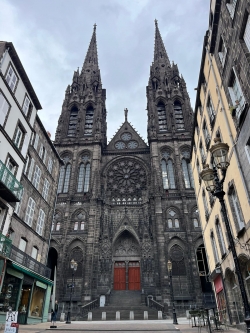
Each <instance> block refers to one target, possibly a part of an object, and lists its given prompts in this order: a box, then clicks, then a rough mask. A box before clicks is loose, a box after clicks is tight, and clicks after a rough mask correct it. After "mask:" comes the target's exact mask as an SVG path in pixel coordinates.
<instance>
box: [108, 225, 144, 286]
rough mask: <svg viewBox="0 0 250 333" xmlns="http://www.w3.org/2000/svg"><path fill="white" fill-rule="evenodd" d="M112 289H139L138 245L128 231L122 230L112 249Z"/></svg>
mask: <svg viewBox="0 0 250 333" xmlns="http://www.w3.org/2000/svg"><path fill="white" fill-rule="evenodd" d="M113 262H114V274H113V289H114V290H140V289H141V270H140V247H139V244H138V242H137V240H136V239H135V237H134V236H132V235H131V233H130V232H128V231H124V232H123V233H122V234H121V235H120V237H119V238H118V239H117V241H116V242H115V245H114V249H113Z"/></svg>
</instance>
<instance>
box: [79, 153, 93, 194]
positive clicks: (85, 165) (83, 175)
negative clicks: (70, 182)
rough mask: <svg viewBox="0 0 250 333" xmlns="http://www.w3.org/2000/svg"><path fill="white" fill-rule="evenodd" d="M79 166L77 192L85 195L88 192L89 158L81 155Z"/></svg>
mask: <svg viewBox="0 0 250 333" xmlns="http://www.w3.org/2000/svg"><path fill="white" fill-rule="evenodd" d="M81 160H82V162H81V164H80V166H79V172H78V184H77V192H84V193H87V192H88V191H89V180H90V162H89V156H88V155H83V156H82V157H81Z"/></svg>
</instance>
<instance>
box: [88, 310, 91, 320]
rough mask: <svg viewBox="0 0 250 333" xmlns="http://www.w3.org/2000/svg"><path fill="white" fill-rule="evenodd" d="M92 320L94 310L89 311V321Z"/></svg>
mask: <svg viewBox="0 0 250 333" xmlns="http://www.w3.org/2000/svg"><path fill="white" fill-rule="evenodd" d="M91 320H92V312H88V321H91Z"/></svg>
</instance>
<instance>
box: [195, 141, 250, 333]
mask: <svg viewBox="0 0 250 333" xmlns="http://www.w3.org/2000/svg"><path fill="white" fill-rule="evenodd" d="M214 142H215V144H214V145H213V146H212V147H211V148H210V149H209V150H210V152H211V154H212V157H213V159H214V165H215V166H214V167H213V169H210V168H209V166H208V165H204V170H203V171H202V172H201V173H200V177H201V178H202V180H204V183H205V186H206V189H207V191H210V192H211V193H212V195H213V196H215V197H216V198H218V199H219V201H220V204H221V211H222V214H223V218H224V221H225V225H226V230H227V234H228V239H229V245H230V249H231V251H232V255H233V259H234V265H235V272H236V274H237V276H238V282H239V287H240V292H241V297H242V302H243V306H244V312H245V323H246V326H247V332H248V333H250V306H249V303H248V299H247V293H246V289H245V285H244V280H243V277H242V274H241V270H240V264H239V260H238V257H237V253H236V249H235V245H234V240H233V236H232V233H231V229H230V224H229V220H228V217H227V212H226V206H225V201H224V195H225V192H224V191H223V183H224V180H225V177H226V172H227V168H228V166H229V162H228V151H229V146H228V145H227V144H226V143H222V142H221V140H220V138H216V139H214ZM217 169H220V170H221V173H222V178H221V180H220V179H219V177H218V173H217Z"/></svg>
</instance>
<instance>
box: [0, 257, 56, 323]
mask: <svg viewBox="0 0 250 333" xmlns="http://www.w3.org/2000/svg"><path fill="white" fill-rule="evenodd" d="M52 284H53V282H52V281H51V280H49V279H47V278H45V277H43V276H41V275H39V274H37V273H35V272H33V271H31V270H29V269H27V268H26V267H24V266H22V265H19V264H17V263H14V262H7V265H6V270H5V274H4V278H3V282H2V289H1V294H0V322H5V318H6V312H7V311H8V309H9V308H10V307H11V308H12V310H13V311H18V322H19V323H20V324H34V323H39V322H46V321H47V318H48V309H49V302H50V294H51V287H52Z"/></svg>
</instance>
